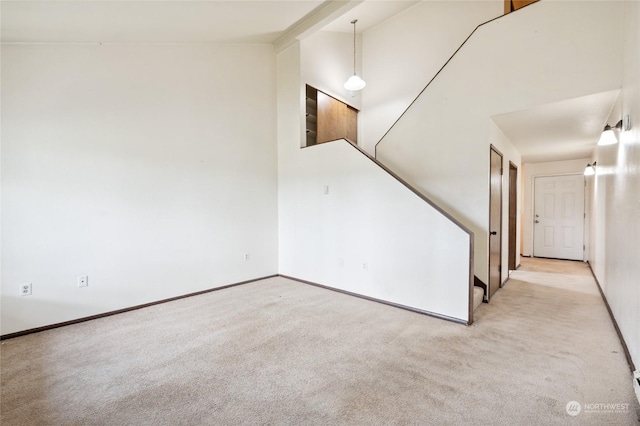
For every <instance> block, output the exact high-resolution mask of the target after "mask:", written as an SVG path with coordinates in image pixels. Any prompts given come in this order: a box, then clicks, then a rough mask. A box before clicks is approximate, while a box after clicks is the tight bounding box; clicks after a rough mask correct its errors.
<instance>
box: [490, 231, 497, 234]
mask: <svg viewBox="0 0 640 426" xmlns="http://www.w3.org/2000/svg"><path fill="white" fill-rule="evenodd" d="M490 234H491V235H498V232H497V231H491V232H490Z"/></svg>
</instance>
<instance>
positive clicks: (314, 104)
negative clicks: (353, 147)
mask: <svg viewBox="0 0 640 426" xmlns="http://www.w3.org/2000/svg"><path fill="white" fill-rule="evenodd" d="M305 108H306V111H305V113H306V127H307V129H306V130H307V132H306V133H307V136H306V137H307V140H306V145H305V146H311V145H316V144H319V143H325V142H330V141H334V140H337V139H347V140H348V141H350V142H352V143H354V144H357V143H358V110H357V109H355V108H354V107H352V106H351V105H347V104H346V103H344V102H342V101H339V100H338V99H336V98H334V97H333V96H331V95H328V94H326V93H324V92H322V91H320V90H318V89H316V88H314V87H311V86H309V85H307V86H306V99H305Z"/></svg>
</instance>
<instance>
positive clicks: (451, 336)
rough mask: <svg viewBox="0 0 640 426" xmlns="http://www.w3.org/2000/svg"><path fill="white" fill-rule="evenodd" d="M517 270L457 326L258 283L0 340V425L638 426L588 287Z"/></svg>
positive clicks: (287, 285)
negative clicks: (576, 406) (573, 410)
mask: <svg viewBox="0 0 640 426" xmlns="http://www.w3.org/2000/svg"><path fill="white" fill-rule="evenodd" d="M524 263H525V264H524V265H523V268H522V269H521V270H520V271H517V272H515V273H514V275H513V278H512V279H511V280H510V281H509V283H508V284H507V286H506V287H504V288H503V289H501V290H500V291H499V292H498V293H497V294H496V297H495V298H494V299H493V301H492V303H491V304H489V305H487V304H483V305H482V306H481V307H480V308H478V310H477V311H476V322H475V324H474V325H473V326H471V327H466V326H463V325H459V324H453V323H449V322H446V321H442V320H438V319H434V318H430V317H426V316H423V315H419V314H415V313H411V312H407V311H404V310H401V309H396V308H393V307H389V306H385V305H381V304H378V303H374V302H369V301H365V300H362V299H358V298H354V297H350V296H346V295H342V294H339V293H335V292H332V291H328V290H324V289H320V288H316V287H313V286H309V285H305V284H301V283H297V282H293V281H289V280H286V279H282V278H273V279H268V280H264V281H260V282H256V283H251V284H247V285H243V286H239V287H234V288H230V289H226V290H222V291H218V292H213V293H209V294H205V295H201V296H197V297H192V298H188V299H183V300H179V301H175V302H171V303H166V304H163V305H158V306H154V307H150V308H146V309H142V310H138V311H133V312H129V313H126V314H121V315H117V316H113V317H109V318H104V319H100V320H95V321H91V322H86V323H82V324H78V325H73V326H69V327H64V328H60V329H56V330H51V331H48V332H42V333H38V334H33V335H29V336H24V337H20V338H15V339H10V340H6V341H3V342H2V346H1V353H0V356H1V361H2V366H1V374H2V380H1V385H2V400H1V404H2V405H1V410H2V413H1V421H2V425H3V426H10V425H21V426H22V425H218V424H295V425H300V424H330V425H334V424H364V425H386V424H421V425H425V424H433V425H445V424H449V425H460V424H478V425H480V424H481V425H488V424H504V425H527V424H557V425H561V424H562V425H563V424H593V425H605V424H612V425H613V424H615V425H632V424H638V415H639V414H640V408H639V407H638V403H637V400H636V399H635V395H634V393H633V389H632V386H631V373H630V371H629V368H628V367H627V364H626V361H625V358H624V354H623V352H622V348H621V346H620V343H619V342H618V340H617V336H616V334H615V332H614V330H613V327H612V324H611V322H610V320H609V317H608V314H607V312H606V309H605V306H604V304H603V302H602V300H601V298H600V296H599V295H598V294H597V290H596V289H595V284H594V282H593V280H592V279H591V278H590V277H589V275H588V274H584V273H582V274H574V275H570V276H566V277H565V280H566V282H567V283H568V286H567V288H563V286H562V278H558V277H557V275H558V272H557V271H553V270H551V271H549V270H544V268H543V270H541V271H538V272H536V268H535V261H533V262H531V261H529V260H526V259H525V260H524ZM532 264H533V266H532ZM576 265H578V266H580V267H582V268H583V269H582V272H584V267H585V265H581V264H574V265H572V266H576ZM549 274H551V275H553V277H549V276H548V275H549ZM545 277H546V278H545ZM576 277H577V278H576ZM585 277H586V279H585ZM545 279H549V280H550V281H551V282H545ZM572 400H575V401H577V402H579V403H580V404H581V405H580V407H581V408H582V411H581V412H580V413H579V414H578V415H577V416H569V415H568V414H567V411H566V409H565V407H566V404H567V403H568V402H569V401H572ZM611 403H616V404H621V405H618V408H617V409H615V410H613V411H611V410H609V412H607V410H605V409H604V406H601V405H594V404H611ZM625 404H626V408H624V407H625ZM620 407H622V409H620Z"/></svg>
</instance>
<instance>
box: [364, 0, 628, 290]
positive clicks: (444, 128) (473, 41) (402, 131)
mask: <svg viewBox="0 0 640 426" xmlns="http://www.w3.org/2000/svg"><path fill="white" fill-rule="evenodd" d="M621 18H622V7H621V4H620V3H618V2H544V1H542V2H538V3H535V4H533V5H531V6H528V7H526V8H524V9H522V10H520V11H518V12H516V13H511V14H509V15H507V16H504V17H502V18H500V19H498V20H496V21H493V22H491V23H490V24H488V25H484V26H482V27H480V28H479V29H478V31H476V33H475V34H474V36H473V37H471V38H470V39H469V41H468V42H467V44H465V46H464V47H463V48H462V49H461V50H460V51H459V53H458V54H457V55H456V56H455V57H454V58H453V59H452V60H451V62H449V64H448V65H447V67H446V68H445V69H444V70H443V72H442V73H440V75H439V76H438V77H437V78H436V79H435V80H434V81H433V83H432V84H431V85H430V86H429V87H428V89H427V90H426V91H425V92H424V93H423V95H422V96H421V97H420V98H419V99H418V100H417V101H416V103H414V104H413V106H412V107H411V108H410V109H409V110H408V111H407V112H406V113H405V115H403V117H402V119H401V120H400V121H399V122H398V124H396V125H395V126H394V127H393V128H392V130H391V131H390V132H389V133H388V134H387V136H386V137H385V138H384V139H383V140H382V142H381V143H380V144H379V145H378V150H377V155H378V158H379V159H380V160H381V161H382V162H383V163H384V164H386V165H387V166H389V167H390V168H391V169H392V170H394V171H396V172H397V173H398V174H400V176H401V177H403V178H404V179H405V180H407V181H408V182H409V183H411V184H412V185H414V186H415V187H417V188H418V189H420V190H421V191H422V192H423V193H424V194H425V195H427V196H428V197H430V198H431V199H433V200H434V201H435V202H436V203H438V204H439V205H440V206H441V207H443V208H444V209H445V210H447V211H448V212H449V213H450V214H452V215H453V216H455V217H456V218H457V219H459V220H460V221H461V222H462V223H464V224H465V225H466V226H467V227H468V228H470V229H471V230H472V231H473V232H474V233H475V248H476V251H475V272H476V275H477V276H478V277H479V278H480V279H482V280H486V279H487V262H488V252H487V244H488V242H487V234H488V233H487V231H488V229H487V227H488V212H489V207H488V204H489V184H488V180H489V177H488V176H489V142H490V141H489V140H488V137H487V135H489V127H490V119H489V117H492V116H493V115H496V114H500V113H505V112H510V111H518V110H522V109H526V108H529V107H532V106H534V105H540V104H545V103H550V102H556V101H560V100H564V99H570V98H575V97H578V96H585V95H587V94H592V93H598V92H602V91H605V90H612V89H615V88H618V87H619V85H620V75H621V73H620V67H619V58H620V56H621V46H620V44H621V43H620V40H621V39H622V29H621V28H620V25H619V21H620V19H621ZM365 45H366V43H365ZM365 107H366V99H365Z"/></svg>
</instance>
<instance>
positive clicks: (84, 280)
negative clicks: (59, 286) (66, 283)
mask: <svg viewBox="0 0 640 426" xmlns="http://www.w3.org/2000/svg"><path fill="white" fill-rule="evenodd" d="M88 285H89V276H88V275H81V276H79V277H78V287H87V286H88Z"/></svg>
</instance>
